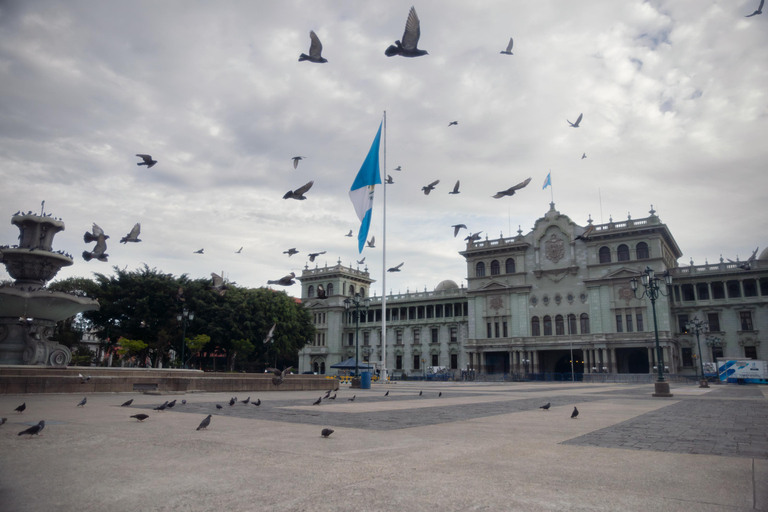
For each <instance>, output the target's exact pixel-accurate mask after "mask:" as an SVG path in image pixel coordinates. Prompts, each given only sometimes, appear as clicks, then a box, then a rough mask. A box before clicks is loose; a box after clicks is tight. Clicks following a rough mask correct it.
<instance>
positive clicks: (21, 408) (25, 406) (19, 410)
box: [14, 402, 27, 414]
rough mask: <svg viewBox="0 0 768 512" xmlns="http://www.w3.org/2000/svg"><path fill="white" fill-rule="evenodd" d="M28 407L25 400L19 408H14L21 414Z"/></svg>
mask: <svg viewBox="0 0 768 512" xmlns="http://www.w3.org/2000/svg"><path fill="white" fill-rule="evenodd" d="M26 408H27V402H24V403H23V404H21V405H20V406H18V407H17V408H15V409H14V411H16V412H18V413H19V414H21V413H23V412H24V409H26Z"/></svg>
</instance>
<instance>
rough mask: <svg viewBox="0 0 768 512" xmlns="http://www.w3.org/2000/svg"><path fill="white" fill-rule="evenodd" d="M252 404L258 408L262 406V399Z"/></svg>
mask: <svg viewBox="0 0 768 512" xmlns="http://www.w3.org/2000/svg"><path fill="white" fill-rule="evenodd" d="M251 403H252V404H253V405H255V406H256V407H258V406H260V405H261V399H260V398H259V399H257V400H256V401H255V402H251Z"/></svg>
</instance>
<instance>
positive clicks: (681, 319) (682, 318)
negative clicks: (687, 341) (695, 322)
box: [677, 315, 688, 334]
mask: <svg viewBox="0 0 768 512" xmlns="http://www.w3.org/2000/svg"><path fill="white" fill-rule="evenodd" d="M687 323H688V315H677V332H679V333H682V334H688V328H687V327H686V326H685V324H687Z"/></svg>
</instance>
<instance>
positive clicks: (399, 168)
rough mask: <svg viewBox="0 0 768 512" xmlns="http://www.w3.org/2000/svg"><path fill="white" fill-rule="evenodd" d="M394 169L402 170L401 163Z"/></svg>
mask: <svg viewBox="0 0 768 512" xmlns="http://www.w3.org/2000/svg"><path fill="white" fill-rule="evenodd" d="M395 170H396V171H402V170H403V167H402V166H401V165H398V166H397V167H395Z"/></svg>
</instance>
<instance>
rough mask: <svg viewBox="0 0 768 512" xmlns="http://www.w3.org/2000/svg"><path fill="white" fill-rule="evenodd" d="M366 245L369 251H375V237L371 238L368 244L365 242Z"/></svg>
mask: <svg viewBox="0 0 768 512" xmlns="http://www.w3.org/2000/svg"><path fill="white" fill-rule="evenodd" d="M366 243H367V244H368V247H370V248H371V249H375V248H376V245H375V243H376V237H375V236H372V237H371V239H370V240H368V242H366ZM363 259H365V258H363Z"/></svg>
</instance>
